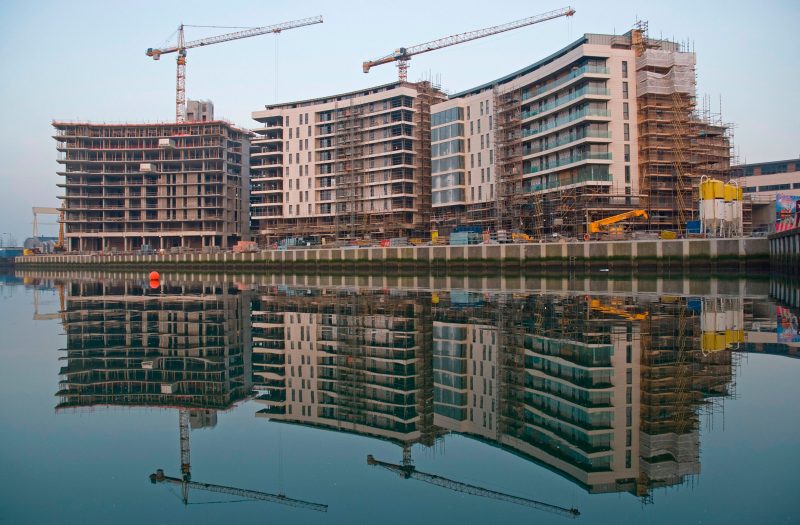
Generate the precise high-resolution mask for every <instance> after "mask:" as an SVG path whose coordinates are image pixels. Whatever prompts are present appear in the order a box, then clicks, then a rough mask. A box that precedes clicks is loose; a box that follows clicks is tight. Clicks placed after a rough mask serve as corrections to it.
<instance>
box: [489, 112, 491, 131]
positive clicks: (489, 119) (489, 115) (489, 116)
mask: <svg viewBox="0 0 800 525" xmlns="http://www.w3.org/2000/svg"><path fill="white" fill-rule="evenodd" d="M491 130H492V116H491V115H489V131H491Z"/></svg>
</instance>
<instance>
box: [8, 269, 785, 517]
mask: <svg viewBox="0 0 800 525" xmlns="http://www.w3.org/2000/svg"><path fill="white" fill-rule="evenodd" d="M470 282H471V281H470V280H468V279H466V280H465V279H460V280H459V279H455V280H453V279H409V280H406V281H403V280H397V281H383V282H380V280H366V281H365V280H358V279H352V278H328V279H324V278H311V277H302V278H298V277H292V276H290V277H279V276H232V277H224V276H219V275H215V276H178V275H175V276H169V275H167V276H165V278H164V279H162V281H161V283H159V285H158V286H154V287H151V286H150V285H149V284H148V283H147V282H146V281H144V280H143V279H141V278H140V277H139V276H136V275H130V276H123V275H120V274H97V273H94V274H79V273H75V274H53V273H50V274H36V273H33V272H27V273H24V274H23V273H20V274H18V275H10V276H0V283H2V286H1V287H0V333H1V334H2V337H0V399H2V401H1V402H0V421H2V432H0V473H2V476H0V522H3V523H5V522H8V523H145V522H147V523H224V522H233V521H235V522H237V523H265V522H273V523H277V522H283V523H376V522H380V523H383V524H389V523H402V524H408V523H442V524H444V523H502V522H509V523H511V522H517V523H534V522H535V523H568V522H573V520H574V522H575V523H703V524H708V523H724V524H732V523H797V522H798V521H800V518H798V513H797V503H796V500H795V499H794V497H793V495H794V494H795V493H796V484H797V480H798V474H797V473H798V471H800V452H798V440H799V439H800V438H798V436H800V418H798V409H797V399H798V384H800V383H799V382H798V378H800V360H799V359H797V358H798V355H800V354H799V353H798V348H799V347H800V337H799V336H798V335H797V315H798V312H797V311H796V310H793V309H792V308H791V307H786V306H784V305H782V304H781V303H777V302H776V301H775V300H774V299H771V298H770V297H769V291H770V283H769V282H763V281H762V282H753V281H750V282H747V281H698V282H687V281H670V280H661V279H651V280H640V281H636V280H634V281H630V280H628V281H624V280H622V281H599V280H582V281H575V280H569V279H560V278H558V279H555V278H550V279H541V280H527V281H525V280H523V281H522V282H521V281H509V282H506V281H504V280H500V281H495V280H493V281H491V282H490V283H487V282H485V281H484V282H483V284H481V285H480V286H478V287H475V286H472V285H471V284H470ZM772 286H773V289H774V286H775V284H774V283H773V285H772ZM501 289H503V290H504V291H503V292H500V291H498V290H501ZM584 290H593V291H584ZM368 458H372V461H369V460H368ZM159 469H161V471H159ZM578 512H579V515H577V513H578Z"/></svg>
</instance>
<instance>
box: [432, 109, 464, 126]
mask: <svg viewBox="0 0 800 525" xmlns="http://www.w3.org/2000/svg"><path fill="white" fill-rule="evenodd" d="M463 119H464V110H463V109H461V108H450V109H446V110H444V111H440V112H438V113H434V114H433V115H431V126H434V127H435V126H441V125H442V124H448V123H450V122H453V121H454V120H463Z"/></svg>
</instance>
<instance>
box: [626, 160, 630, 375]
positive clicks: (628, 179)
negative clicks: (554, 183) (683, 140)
mask: <svg viewBox="0 0 800 525" xmlns="http://www.w3.org/2000/svg"><path fill="white" fill-rule="evenodd" d="M625 182H626V183H627V184H630V183H631V167H630V166H625ZM628 362H629V363H630V361H628Z"/></svg>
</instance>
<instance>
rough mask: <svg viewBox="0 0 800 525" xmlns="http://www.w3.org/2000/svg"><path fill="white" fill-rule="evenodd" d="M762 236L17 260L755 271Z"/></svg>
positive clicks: (763, 249) (22, 260)
mask: <svg viewBox="0 0 800 525" xmlns="http://www.w3.org/2000/svg"><path fill="white" fill-rule="evenodd" d="M769 253H770V252H769V246H768V241H767V239H765V238H758V239H755V238H736V239H685V240H670V241H667V240H640V241H611V242H597V241H595V242H574V243H532V244H497V245H472V246H409V247H400V248H373V247H370V248H357V247H352V248H351V247H347V248H326V247H324V246H323V247H319V248H306V249H292V250H280V251H279V250H266V251H261V252H252V253H231V252H221V253H180V254H162V255H46V256H43V255H37V256H27V257H18V258H16V261H15V262H16V264H17V265H18V266H19V267H51V268H52V267H54V266H57V267H62V268H63V267H102V268H120V269H122V268H147V269H156V270H159V271H160V270H163V269H168V268H198V269H199V268H202V269H228V268H241V269H248V270H271V271H274V270H281V271H285V270H291V271H297V272H303V271H318V270H347V271H350V270H357V271H368V272H377V273H383V272H392V271H397V270H403V271H405V270H409V271H416V270H428V269H431V268H437V269H439V268H445V269H448V270H450V269H452V270H455V271H459V270H463V271H469V272H473V271H485V272H496V271H503V270H506V269H507V270H515V269H523V268H530V269H541V270H548V269H553V270H565V269H566V270H572V269H574V270H581V269H588V270H597V269H605V268H608V269H609V270H629V269H638V270H645V271H646V270H652V271H660V270H661V269H664V268H675V269H686V270H712V271H714V270H720V271H726V272H727V271H739V272H744V271H754V270H767V269H768V268H769Z"/></svg>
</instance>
